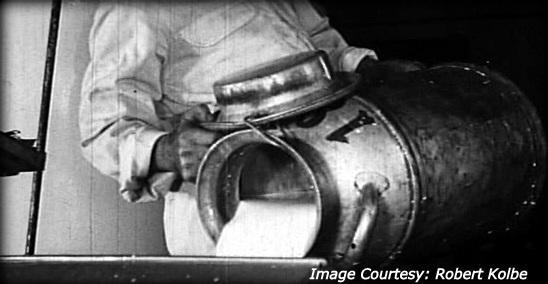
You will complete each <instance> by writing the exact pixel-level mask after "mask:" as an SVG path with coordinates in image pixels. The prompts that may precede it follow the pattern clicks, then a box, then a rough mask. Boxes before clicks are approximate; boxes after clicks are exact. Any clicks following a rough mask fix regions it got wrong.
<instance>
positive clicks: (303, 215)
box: [217, 200, 318, 257]
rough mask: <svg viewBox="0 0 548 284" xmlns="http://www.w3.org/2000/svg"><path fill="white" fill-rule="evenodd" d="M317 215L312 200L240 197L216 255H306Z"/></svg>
mask: <svg viewBox="0 0 548 284" xmlns="http://www.w3.org/2000/svg"><path fill="white" fill-rule="evenodd" d="M317 218H318V216H317V213H316V206H315V205H314V203H311V202H310V201H309V202H302V200H301V202H299V200H244V201H240V203H239V205H238V209H237V210H236V214H234V217H233V218H232V220H230V222H228V223H227V224H226V225H225V227H224V228H223V231H222V232H221V236H220V238H219V241H218V242H217V256H247V257H304V256H305V255H306V253H307V252H308V250H309V249H310V247H311V246H312V244H313V242H314V239H315V236H316V233H317V232H316V230H317V229H316V221H317Z"/></svg>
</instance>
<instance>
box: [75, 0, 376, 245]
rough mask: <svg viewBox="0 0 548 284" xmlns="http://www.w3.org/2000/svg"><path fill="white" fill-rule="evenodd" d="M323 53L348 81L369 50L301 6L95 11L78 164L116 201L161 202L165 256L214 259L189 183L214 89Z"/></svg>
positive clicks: (122, 6)
mask: <svg viewBox="0 0 548 284" xmlns="http://www.w3.org/2000/svg"><path fill="white" fill-rule="evenodd" d="M316 49H321V50H324V51H326V52H327V54H328V55H329V58H330V61H331V65H332V66H333V67H334V69H335V70H336V71H346V72H353V71H355V70H356V68H357V67H358V65H359V64H360V62H363V61H364V59H368V60H369V61H375V60H376V59H377V57H376V54H375V52H374V51H372V50H370V49H367V48H356V47H351V46H349V45H348V44H347V43H346V41H345V40H344V39H343V38H342V37H341V35H340V34H339V33H338V32H337V31H336V30H335V29H333V28H332V27H331V26H330V25H329V21H328V19H327V18H326V17H324V16H322V15H321V14H319V13H318V12H317V11H316V10H315V9H314V7H313V6H312V5H311V4H310V3H308V2H306V1H293V2H283V1H249V2H246V1H181V2H161V1H160V2H157V3H146V2H144V1H136V2H128V3H111V2H110V1H109V2H108V3H104V4H101V5H100V6H99V7H98V9H97V11H96V14H95V17H94V23H93V26H92V28H91V31H90V37H89V51H90V56H91V60H90V63H89V66H88V68H87V71H86V73H85V77H84V80H83V85H82V93H81V95H82V100H81V108H80V115H79V124H80V131H81V138H82V144H81V145H82V150H83V153H84V156H85V158H86V159H87V160H89V161H90V162H91V163H92V164H93V165H94V166H95V167H96V168H97V169H99V170H100V171H101V172H102V173H104V174H105V175H108V176H111V177H113V178H115V179H117V180H118V182H119V184H120V189H119V190H120V193H121V195H122V197H123V198H124V199H126V200H128V201H130V202H147V201H154V200H158V199H160V198H162V197H163V199H164V202H165V209H164V210H165V212H164V228H165V237H166V243H167V247H168V250H169V252H170V254H173V255H214V254H215V244H214V243H213V241H212V240H211V239H210V238H209V236H208V235H207V233H206V232H205V230H204V228H203V227H202V226H201V223H200V220H199V216H198V212H197V208H196V202H195V186H194V184H193V181H194V179H195V177H196V172H197V169H198V166H199V162H200V160H201V158H202V157H203V155H204V154H205V152H206V150H207V149H208V146H209V145H211V144H212V143H213V142H214V141H215V139H217V138H218V137H219V134H218V133H215V132H212V131H209V130H206V129H203V128H200V127H199V123H200V122H202V121H211V120H212V119H213V116H212V114H211V109H214V106H215V103H216V102H215V97H214V95H213V88H212V86H213V82H215V81H216V80H218V79H220V78H222V77H224V76H226V75H229V74H231V73H233V72H237V71H240V70H243V69H246V68H249V67H253V66H255V65H258V64H261V63H264V62H267V61H271V60H274V59H277V58H281V57H284V56H287V55H290V54H295V53H299V52H304V51H309V50H316Z"/></svg>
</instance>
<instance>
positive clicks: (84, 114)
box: [79, 4, 175, 202]
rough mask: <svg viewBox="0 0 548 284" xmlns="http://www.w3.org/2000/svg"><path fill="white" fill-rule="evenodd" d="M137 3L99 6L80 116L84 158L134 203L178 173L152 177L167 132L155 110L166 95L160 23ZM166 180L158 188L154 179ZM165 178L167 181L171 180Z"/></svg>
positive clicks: (150, 196) (164, 188)
mask: <svg viewBox="0 0 548 284" xmlns="http://www.w3.org/2000/svg"><path fill="white" fill-rule="evenodd" d="M137 5H138V4H131V5H115V4H107V5H103V6H100V7H99V8H98V10H97V12H96V14H95V18H94V24H93V26H92V28H91V31H90V38H89V48H90V56H91V60H90V63H89V65H88V67H87V70H86V73H85V76H84V80H83V83H82V92H81V104H80V114H79V125H80V134H81V139H82V145H81V146H82V151H83V154H84V157H85V158H86V159H87V160H89V161H90V162H91V163H92V164H93V165H94V167H96V168H97V169H98V170H99V171H101V172H102V173H104V174H106V175H108V176H111V177H113V178H115V179H117V180H118V181H119V183H120V193H121V194H122V197H123V198H124V199H126V200H128V201H131V202H144V201H150V200H155V199H157V198H158V197H159V196H161V195H162V194H163V193H164V192H165V191H167V190H169V188H168V187H169V184H170V183H171V181H173V179H175V175H174V174H164V176H163V177H150V176H149V174H148V171H149V166H150V159H151V154H152V149H153V146H154V144H155V142H156V140H157V139H158V138H159V137H160V136H162V135H164V134H166V131H164V130H163V129H162V126H161V125H160V121H159V119H158V117H157V116H156V113H155V109H154V100H159V99H160V98H161V94H162V90H161V84H160V74H161V68H162V67H161V65H162V64H161V62H162V60H163V58H164V56H165V54H166V49H167V46H166V42H167V41H166V40H165V37H164V34H163V33H162V31H161V27H159V26H157V25H155V24H154V23H155V21H151V19H150V14H154V13H149V12H150V11H148V12H145V11H144V10H142V9H139V7H137ZM158 179H161V180H164V182H163V183H159V184H158V186H154V185H153V182H152V180H158ZM166 179H167V180H168V181H166Z"/></svg>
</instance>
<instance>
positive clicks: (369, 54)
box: [293, 1, 377, 72]
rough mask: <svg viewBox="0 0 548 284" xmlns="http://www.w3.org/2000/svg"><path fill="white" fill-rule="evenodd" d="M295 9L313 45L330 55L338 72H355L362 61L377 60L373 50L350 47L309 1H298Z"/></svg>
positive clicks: (295, 3)
mask: <svg viewBox="0 0 548 284" xmlns="http://www.w3.org/2000/svg"><path fill="white" fill-rule="evenodd" d="M293 7H294V10H295V12H296V14H297V17H298V19H299V21H300V23H301V25H302V27H303V28H304V29H305V30H306V31H307V33H308V35H309V36H310V38H311V39H312V42H313V44H314V45H315V46H316V47H317V48H319V49H323V50H325V51H326V52H327V53H328V54H329V57H330V58H331V61H332V62H331V63H332V66H333V67H334V68H335V69H336V70H338V71H346V72H353V71H355V70H356V68H357V66H358V64H359V63H360V61H362V59H364V58H369V59H372V60H377V55H376V53H375V52H374V51H373V50H371V49H367V48H357V47H352V46H348V44H347V43H346V41H345V40H344V39H343V37H342V36H341V34H339V32H338V31H337V30H335V29H333V28H332V27H331V26H330V25H329V19H328V18H327V17H325V16H323V15H320V13H318V11H317V10H316V9H315V8H314V7H313V6H312V5H311V4H310V3H309V2H308V1H296V2H294V3H293Z"/></svg>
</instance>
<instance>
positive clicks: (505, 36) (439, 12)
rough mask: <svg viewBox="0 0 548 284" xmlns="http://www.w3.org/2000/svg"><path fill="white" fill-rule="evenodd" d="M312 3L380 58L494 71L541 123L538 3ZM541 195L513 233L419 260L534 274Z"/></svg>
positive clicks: (541, 247)
mask: <svg viewBox="0 0 548 284" xmlns="http://www.w3.org/2000/svg"><path fill="white" fill-rule="evenodd" d="M316 3H317V4H319V6H320V7H321V9H322V8H323V12H324V13H325V14H326V15H327V16H328V17H329V18H330V21H331V25H332V26H333V27H335V28H336V29H337V30H338V31H339V32H340V33H341V34H342V35H343V36H344V38H345V39H346V40H347V41H348V43H349V44H350V45H353V46H361V47H367V48H371V49H373V50H375V51H376V52H377V54H378V55H379V58H380V59H381V60H382V59H395V58H398V59H411V60H418V61H422V62H423V63H425V64H426V65H427V66H431V65H433V64H438V63H445V62H466V63H473V64H477V65H484V66H487V67H489V68H491V69H494V70H497V71H499V72H501V73H502V74H504V75H505V76H507V77H508V78H510V79H511V80H512V81H513V82H514V83H516V84H517V85H518V86H519V87H520V88H521V89H522V91H523V92H524V93H525V94H526V95H527V96H528V98H529V99H530V100H531V101H532V103H533V104H534V105H535V106H536V107H537V110H538V112H539V114H540V115H541V117H542V120H543V123H544V125H548V124H547V119H546V117H547V115H546V103H545V93H546V92H545V91H546V79H547V78H546V54H545V50H546V27H545V26H546V17H545V16H546V9H545V8H544V7H543V5H541V2H540V1H538V2H531V1H514V2H507V1H497V2H495V1H477V2H466V1H459V2H457V1H407V2H406V1H386V0H385V1H352V2H349V1H326V0H317V1H316ZM509 174H511V173H509ZM545 188H546V186H545ZM544 192H545V193H546V192H547V191H546V189H545V190H544ZM545 200H546V194H544V195H543V196H542V197H541V200H540V202H539V203H538V206H537V207H536V208H535V209H534V212H533V215H532V219H531V223H530V224H527V225H528V226H526V227H524V228H522V229H521V230H520V231H515V232H510V233H505V234H502V235H496V236H491V237H486V238H485V239H482V240H478V241H477V242H474V243H466V244H463V245H462V246H461V247H456V248H453V250H452V251H450V252H444V253H440V254H439V255H435V256H432V257H431V258H429V259H423V260H420V262H421V263H423V264H432V265H433V264H435V265H436V266H439V265H448V266H466V265H470V266H471V267H472V268H473V267H474V265H478V264H479V265H484V266H485V265H487V266H496V265H503V266H504V265H507V266H517V267H521V268H524V269H525V268H527V269H529V270H530V275H531V277H532V278H536V279H538V278H541V277H543V271H542V270H541V269H544V265H543V262H544V261H542V258H544V257H546V251H547V250H546V244H545V240H547V239H548V238H547V236H548V234H547V233H546V232H545V231H546V230H544V227H545V226H546V225H545V224H546V222H544V216H546V201H545ZM404 263H405V261H404ZM414 264H416V263H414Z"/></svg>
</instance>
